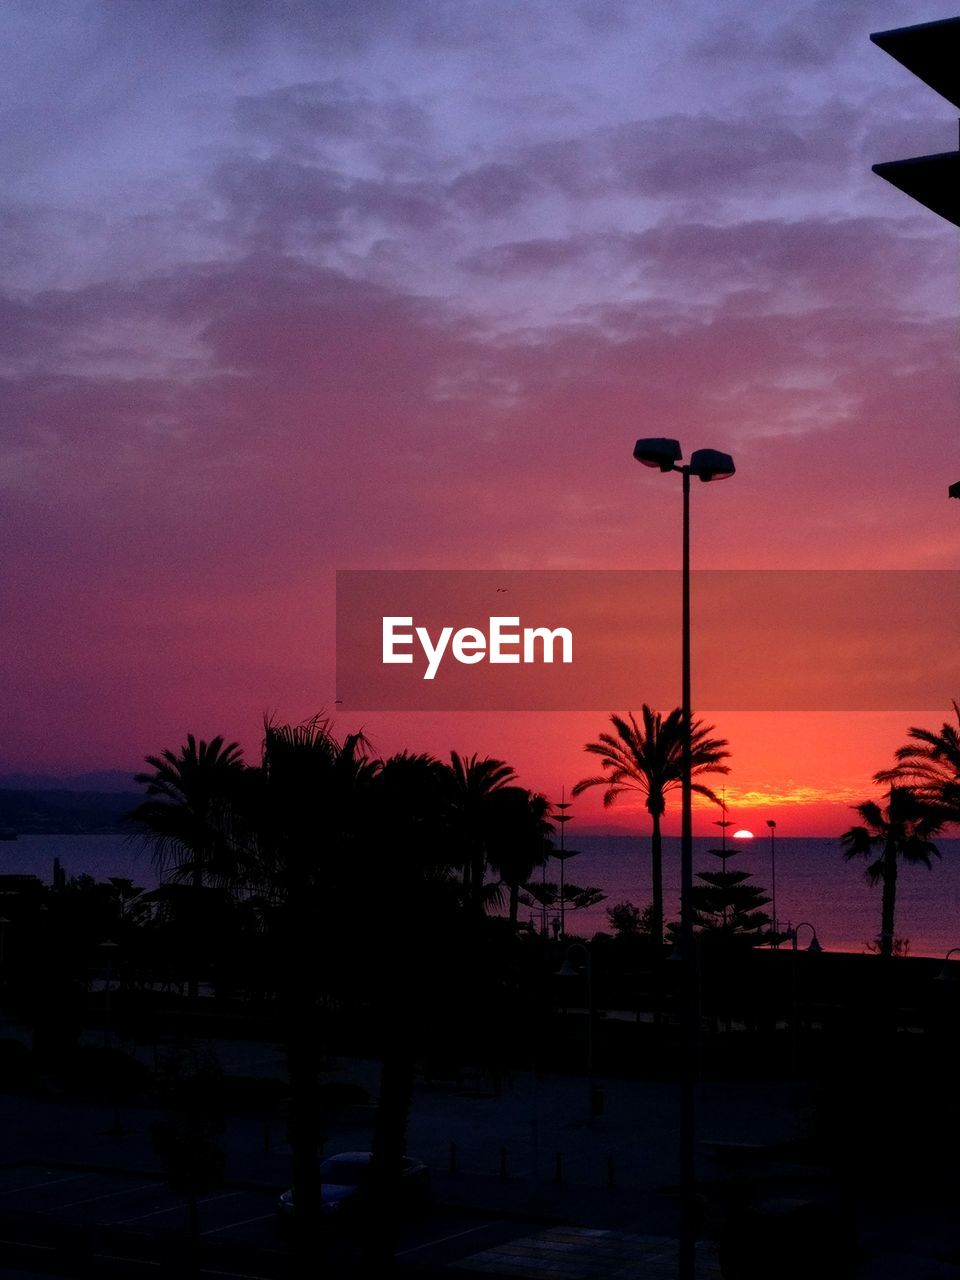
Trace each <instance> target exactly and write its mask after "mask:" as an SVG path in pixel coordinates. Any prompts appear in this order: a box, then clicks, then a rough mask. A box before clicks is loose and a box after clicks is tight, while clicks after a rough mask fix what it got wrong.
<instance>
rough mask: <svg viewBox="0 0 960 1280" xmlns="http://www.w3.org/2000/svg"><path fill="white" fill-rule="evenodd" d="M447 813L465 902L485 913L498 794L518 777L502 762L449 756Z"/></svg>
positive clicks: (455, 754)
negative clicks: (486, 886) (486, 876)
mask: <svg viewBox="0 0 960 1280" xmlns="http://www.w3.org/2000/svg"><path fill="white" fill-rule="evenodd" d="M446 776H447V811H448V814H449V821H450V836H451V840H452V841H453V854H454V858H455V860H456V862H457V863H458V865H459V866H460V867H461V868H462V875H463V896H464V901H465V902H467V903H469V904H470V905H471V906H473V907H474V908H475V909H477V910H482V909H483V905H484V903H485V901H486V899H487V896H488V893H487V890H485V888H484V877H485V875H486V870H487V859H488V854H489V851H490V847H491V842H492V840H493V839H494V833H495V830H496V827H497V815H498V812H499V810H498V802H497V800H496V799H495V796H496V793H497V792H498V791H501V790H502V789H503V788H505V787H508V786H510V785H511V784H512V783H513V781H514V779H515V778H516V774H515V772H514V770H513V768H512V767H511V766H510V765H508V764H506V763H505V762H504V761H503V760H494V759H492V758H491V757H489V756H485V757H484V758H483V759H482V760H481V759H479V758H478V757H477V756H476V755H472V756H470V757H469V759H468V758H467V757H466V756H460V755H458V754H457V752H456V751H451V752H450V764H449V765H447V766H446Z"/></svg>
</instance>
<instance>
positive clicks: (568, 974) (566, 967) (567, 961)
mask: <svg viewBox="0 0 960 1280" xmlns="http://www.w3.org/2000/svg"><path fill="white" fill-rule="evenodd" d="M575 951H581V952H582V953H583V958H584V966H585V971H586V977H587V1100H588V1106H589V1114H590V1115H593V1113H594V1109H595V1101H596V1100H595V1095H594V1088H593V1020H594V1006H593V957H592V956H591V954H590V948H589V946H587V945H586V943H583V942H571V943H570V945H569V946H568V947H567V949H566V951H565V952H564V956H563V964H562V965H561V966H560V968H559V969H558V970H557V977H558V978H577V977H579V976H580V970H579V969H575V968H574V966H573V963H572V956H573V953H574V952H575Z"/></svg>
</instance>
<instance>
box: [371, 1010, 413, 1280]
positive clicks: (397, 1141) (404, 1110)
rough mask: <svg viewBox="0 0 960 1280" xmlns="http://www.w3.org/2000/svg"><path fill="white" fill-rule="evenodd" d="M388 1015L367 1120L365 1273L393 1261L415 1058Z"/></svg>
mask: <svg viewBox="0 0 960 1280" xmlns="http://www.w3.org/2000/svg"><path fill="white" fill-rule="evenodd" d="M388 1016H389V1017H390V1022H391V1026H390V1027H389V1029H388V1031H387V1035H388V1043H387V1044H386V1045H385V1048H384V1055H383V1060H382V1063H381V1069H380V1098H379V1101H378V1104H377V1112H376V1117H375V1119H374V1123H373V1140H372V1143H371V1147H372V1152H373V1160H372V1163H371V1169H370V1174H371V1181H372V1187H371V1192H372V1197H373V1221H374V1223H375V1229H374V1230H373V1231H371V1232H369V1233H368V1234H367V1237H366V1246H365V1249H364V1252H365V1255H366V1261H367V1263H368V1264H369V1265H370V1270H371V1274H373V1275H383V1274H385V1272H386V1271H388V1270H389V1269H390V1267H391V1266H392V1264H393V1254H394V1250H395V1248H396V1241H397V1230H398V1226H399V1208H400V1205H399V1203H398V1201H399V1195H400V1186H399V1183H400V1162H401V1161H402V1159H403V1157H404V1154H405V1153H406V1145H407V1123H408V1120H409V1116H410V1107H411V1104H412V1102H413V1084H414V1075H415V1070H416V1067H415V1062H414V1056H413V1050H412V1045H411V1042H410V1039H409V1032H408V1031H407V1030H406V1029H405V1028H404V1027H402V1026H401V1025H400V1022H399V1019H398V1018H397V1017H395V1016H392V1015H388Z"/></svg>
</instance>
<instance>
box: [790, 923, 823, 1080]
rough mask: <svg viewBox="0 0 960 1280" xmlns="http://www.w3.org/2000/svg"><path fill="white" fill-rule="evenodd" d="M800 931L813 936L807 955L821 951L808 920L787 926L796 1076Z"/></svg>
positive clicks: (792, 1041)
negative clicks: (790, 948)
mask: <svg viewBox="0 0 960 1280" xmlns="http://www.w3.org/2000/svg"><path fill="white" fill-rule="evenodd" d="M801 929H809V930H810V932H811V934H812V935H813V936H812V937H811V939H810V941H809V943H808V944H807V952H808V954H809V955H819V954H820V953H821V951H823V947H822V946H821V945H820V939H819V938H818V937H817V931H816V929H815V928H814V927H813V925H812V924H811V923H810V921H809V920H801V921H800V923H799V924H795V925H790V924H789V923H788V925H787V933H788V934H789V935H790V944H791V947H792V948H793V953H792V959H791V961H790V970H791V983H790V986H791V988H792V1000H791V1005H792V1009H791V1018H790V1022H791V1028H790V1060H791V1065H792V1073H793V1075H794V1076H796V1074H797V1066H798V1063H799V1060H800V1053H799V1049H800V1001H799V996H798V992H797V934H798V933H799V932H800V930H801Z"/></svg>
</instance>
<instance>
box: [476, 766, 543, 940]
mask: <svg viewBox="0 0 960 1280" xmlns="http://www.w3.org/2000/svg"><path fill="white" fill-rule="evenodd" d="M493 798H494V800H495V802H496V803H495V805H494V827H495V829H494V832H493V834H492V838H491V848H490V853H489V860H490V865H491V867H492V868H493V870H494V872H495V873H496V874H497V875H498V876H499V877H500V879H501V880H502V882H503V883H504V884H505V885H506V886H507V888H508V889H509V891H510V924H511V926H513V927H514V928H516V924H517V915H518V912H519V907H520V890H521V889H522V888H523V886H524V885H525V884H526V882H527V881H528V880H529V879H530V877H531V876H532V875H533V873H534V870H535V869H536V868H537V867H542V866H543V864H544V863H545V862H546V860H547V858H548V857H549V855H550V849H551V847H552V845H551V840H550V837H551V835H552V834H553V825H552V823H551V822H550V801H549V800H548V799H547V797H546V796H544V795H541V794H540V793H539V792H534V791H527V790H526V789H525V788H524V787H502V788H501V789H500V790H498V791H495V792H494V793H493Z"/></svg>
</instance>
